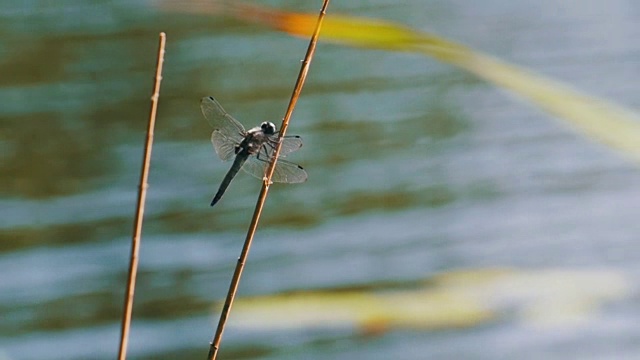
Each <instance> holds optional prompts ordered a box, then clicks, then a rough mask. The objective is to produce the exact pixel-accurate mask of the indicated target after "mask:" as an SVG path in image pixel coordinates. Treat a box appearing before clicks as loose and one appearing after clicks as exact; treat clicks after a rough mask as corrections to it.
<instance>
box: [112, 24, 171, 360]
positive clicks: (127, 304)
mask: <svg viewBox="0 0 640 360" xmlns="http://www.w3.org/2000/svg"><path fill="white" fill-rule="evenodd" d="M166 39H167V36H166V35H165V33H163V32H161V33H160V44H159V46H158V61H157V64H156V77H155V79H154V82H153V95H152V96H151V110H150V111H149V125H148V127H147V140H146V143H145V147H144V156H143V158H142V169H141V171H140V183H139V185H138V204H137V205H136V218H135V221H134V225H133V237H132V238H131V256H130V259H129V276H128V278H127V292H126V294H125V297H124V311H123V312H122V324H121V328H120V349H119V351H118V360H124V359H126V358H127V343H128V341H129V329H130V327H131V313H132V311H133V294H134V291H135V288H136V275H137V273H138V253H139V252H140V237H141V234H142V221H143V217H144V203H145V199H146V197H147V188H148V187H149V184H147V179H148V177H149V163H150V161H151V148H152V145H153V130H154V128H155V124H156V113H157V111H158V99H159V98H160V82H161V81H162V64H163V63H164V45H165V43H166Z"/></svg>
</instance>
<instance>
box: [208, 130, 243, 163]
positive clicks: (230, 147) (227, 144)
mask: <svg viewBox="0 0 640 360" xmlns="http://www.w3.org/2000/svg"><path fill="white" fill-rule="evenodd" d="M211 143H212V144H213V148H214V149H215V150H216V154H218V156H219V157H220V159H222V160H224V161H227V160H231V159H233V158H234V156H236V145H238V144H240V143H239V142H237V139H236V138H229V137H228V136H227V135H225V134H224V133H223V132H221V131H219V130H213V132H212V133H211Z"/></svg>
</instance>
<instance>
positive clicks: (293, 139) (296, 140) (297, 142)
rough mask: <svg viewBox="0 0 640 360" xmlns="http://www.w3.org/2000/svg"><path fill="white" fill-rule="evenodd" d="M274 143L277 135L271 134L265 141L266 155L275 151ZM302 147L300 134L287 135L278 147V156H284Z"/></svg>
mask: <svg viewBox="0 0 640 360" xmlns="http://www.w3.org/2000/svg"><path fill="white" fill-rule="evenodd" d="M276 144H278V135H273V136H272V137H271V138H269V141H267V142H266V143H265V145H266V148H267V155H268V156H269V157H271V156H273V153H275V151H276ZM301 147H302V138H301V137H300V136H287V137H284V138H283V139H282V147H280V157H285V156H287V154H290V153H292V152H294V151H296V150H298V149H300V148H301Z"/></svg>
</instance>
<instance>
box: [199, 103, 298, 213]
mask: <svg viewBox="0 0 640 360" xmlns="http://www.w3.org/2000/svg"><path fill="white" fill-rule="evenodd" d="M200 108H201V110H202V114H203V115H204V117H205V118H206V119H207V121H209V124H211V126H212V127H213V133H211V143H212V144H213V148H214V149H215V151H216V153H217V154H218V156H219V157H220V159H222V160H223V161H228V160H231V159H234V160H233V165H232V166H231V168H230V169H229V171H228V172H227V174H226V175H225V177H224V179H223V180H222V183H221V184H220V187H219V188H218V192H217V193H216V195H215V196H214V197H213V200H212V201H211V206H214V205H215V204H216V203H217V202H218V201H220V199H222V196H223V195H224V192H225V191H226V190H227V188H228V187H229V184H230V183H231V180H233V178H234V177H235V176H236V175H237V174H238V171H239V170H240V169H242V170H244V171H245V172H247V173H249V174H250V175H253V176H255V177H257V178H258V179H264V178H265V176H266V170H267V167H268V166H269V163H270V162H271V159H272V158H273V156H274V154H275V147H276V145H277V143H278V136H279V132H278V131H276V126H275V125H274V124H273V123H272V122H269V121H265V122H263V123H261V124H260V125H259V126H256V127H253V128H251V129H249V130H245V128H244V126H242V124H241V123H240V122H238V120H236V119H234V118H233V117H232V116H231V115H229V114H228V113H227V112H226V111H225V110H224V108H222V105H220V103H219V102H218V101H217V100H216V99H214V98H213V97H211V96H208V97H204V98H202V100H201V102H200ZM301 147H302V139H301V138H300V136H285V137H283V138H282V145H281V147H280V157H284V156H286V155H287V154H289V153H292V152H294V151H296V150H298V149H300V148H301ZM306 180H307V172H306V171H304V169H303V168H302V167H301V166H300V165H297V164H294V163H292V162H289V161H286V160H281V159H278V163H277V164H276V168H275V169H274V171H273V176H272V177H271V181H274V182H279V183H290V184H292V183H302V182H305V181H306Z"/></svg>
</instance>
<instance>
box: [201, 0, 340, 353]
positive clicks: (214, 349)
mask: <svg viewBox="0 0 640 360" xmlns="http://www.w3.org/2000/svg"><path fill="white" fill-rule="evenodd" d="M328 6H329V0H323V3H322V9H320V14H319V15H318V21H317V23H316V27H315V30H314V32H313V35H312V36H311V40H310V42H309V47H308V48H307V53H306V55H305V57H304V60H303V61H302V66H301V68H300V73H299V74H298V79H297V80H296V85H295V86H294V88H293V93H292V94H291V99H290V100H289V106H288V107H287V111H286V113H285V115H284V118H283V119H282V125H281V126H280V135H279V137H278V144H277V146H276V149H275V152H274V156H273V158H272V159H271V163H270V164H269V167H268V169H267V173H266V174H265V178H264V179H263V183H262V189H261V190H260V195H259V197H258V202H257V203H256V208H255V210H254V212H253V217H252V218H251V224H250V225H249V230H248V231H247V237H246V238H245V241H244V245H243V247H242V252H241V253H240V257H239V258H238V263H237V264H236V269H235V271H234V272H233V278H232V279H231V284H230V285H229V291H228V293H227V298H226V299H225V302H224V306H223V307H222V312H221V313H220V320H219V321H218V327H217V329H216V333H215V335H214V337H213V340H212V341H211V346H210V347H209V355H208V359H210V360H215V359H216V357H217V356H218V350H219V349H220V341H221V339H222V333H223V332H224V327H225V325H226V323H227V318H228V317H229V312H230V311H231V306H232V305H233V300H234V299H235V296H236V292H237V291H238V285H239V284H240V278H241V277H242V271H243V270H244V265H245V262H246V260H247V256H248V255H249V249H250V248H251V243H252V242H253V236H254V235H255V233H256V229H257V227H258V222H259V220H260V215H261V214H262V208H263V206H264V203H265V201H266V199H267V193H268V192H269V186H270V185H271V177H272V176H273V171H274V169H275V167H276V163H277V161H278V156H279V155H280V148H281V146H282V138H283V137H284V135H285V133H286V131H287V127H288V126H289V119H291V115H292V114H293V109H294V108H295V106H296V103H297V102H298V98H299V97H300V93H301V92H302V87H303V85H304V81H305V79H306V78H307V73H308V72H309V66H310V65H311V59H313V54H314V52H315V50H316V44H317V42H318V36H319V35H320V28H321V27H322V20H323V19H324V16H325V14H326V12H327V7H328Z"/></svg>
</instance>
